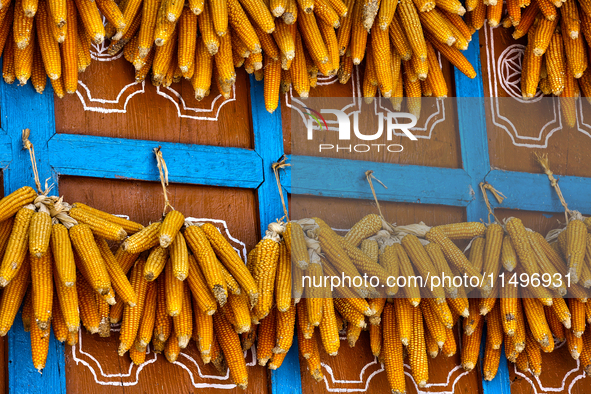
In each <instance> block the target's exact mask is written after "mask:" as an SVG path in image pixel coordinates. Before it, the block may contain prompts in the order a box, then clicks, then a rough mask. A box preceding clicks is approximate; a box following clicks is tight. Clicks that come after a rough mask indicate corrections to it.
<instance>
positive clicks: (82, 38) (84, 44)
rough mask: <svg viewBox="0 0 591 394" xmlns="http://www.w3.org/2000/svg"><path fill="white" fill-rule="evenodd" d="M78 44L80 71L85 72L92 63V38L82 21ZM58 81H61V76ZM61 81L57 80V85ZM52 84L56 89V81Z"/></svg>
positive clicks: (79, 28)
mask: <svg viewBox="0 0 591 394" xmlns="http://www.w3.org/2000/svg"><path fill="white" fill-rule="evenodd" d="M76 44H77V46H78V72H84V71H85V70H86V68H87V67H88V66H89V65H90V62H91V60H92V59H91V57H90V45H91V39H90V36H89V35H88V34H87V33H86V31H85V30H84V26H82V23H78V37H77V39H76ZM56 81H59V78H58V79H57V80H56ZM59 83H60V82H57V83H56V85H58V86H59ZM52 86H53V88H54V90H55V86H54V83H52ZM62 90H63V89H62Z"/></svg>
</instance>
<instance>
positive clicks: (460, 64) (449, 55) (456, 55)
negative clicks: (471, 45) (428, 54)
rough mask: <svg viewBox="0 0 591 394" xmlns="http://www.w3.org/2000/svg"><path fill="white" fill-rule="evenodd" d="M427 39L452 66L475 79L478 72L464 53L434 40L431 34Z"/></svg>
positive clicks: (427, 35)
mask: <svg viewBox="0 0 591 394" xmlns="http://www.w3.org/2000/svg"><path fill="white" fill-rule="evenodd" d="M425 38H426V39H427V40H428V41H430V42H431V44H432V45H433V47H435V49H437V50H438V51H439V52H440V53H441V54H442V55H443V56H444V57H445V58H446V59H447V60H449V62H450V63H451V64H453V65H454V66H455V67H456V68H457V69H458V70H460V71H461V72H462V73H463V74H464V75H466V76H467V77H468V78H475V77H476V71H475V70H474V67H472V65H471V64H470V62H469V61H468V60H467V59H466V58H465V57H464V55H462V53H461V52H460V51H459V50H458V49H457V48H454V47H450V46H447V45H445V44H442V43H440V42H439V41H437V40H435V39H433V38H432V36H431V35H430V34H429V33H426V34H425Z"/></svg>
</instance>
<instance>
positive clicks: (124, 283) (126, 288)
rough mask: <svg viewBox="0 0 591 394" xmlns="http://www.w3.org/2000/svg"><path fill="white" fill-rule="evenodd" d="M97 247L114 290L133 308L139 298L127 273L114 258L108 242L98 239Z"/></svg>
mask: <svg viewBox="0 0 591 394" xmlns="http://www.w3.org/2000/svg"><path fill="white" fill-rule="evenodd" d="M96 243H97V246H98V248H99V250H100V253H101V257H102V258H103V261H104V262H105V266H106V268H107V271H108V273H109V277H110V278H111V283H112V284H113V288H114V289H115V291H116V292H117V295H118V296H119V297H121V300H122V301H123V302H125V303H126V304H128V305H129V306H131V307H133V306H135V305H136V303H137V296H136V294H135V292H134V290H133V288H132V286H131V284H130V283H129V280H128V279H127V276H125V272H124V271H123V269H122V268H121V266H120V265H119V263H118V262H117V260H116V259H115V256H113V252H111V249H110V248H109V245H107V241H105V240H104V239H102V238H99V239H96Z"/></svg>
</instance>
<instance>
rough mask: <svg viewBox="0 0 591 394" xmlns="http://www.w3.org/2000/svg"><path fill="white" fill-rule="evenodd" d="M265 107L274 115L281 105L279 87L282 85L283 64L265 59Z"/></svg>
mask: <svg viewBox="0 0 591 394" xmlns="http://www.w3.org/2000/svg"><path fill="white" fill-rule="evenodd" d="M265 60H266V64H265V66H264V72H265V87H264V89H265V107H266V108H267V111H269V113H273V112H274V111H275V110H276V109H277V106H278V105H279V87H280V83H281V62H279V61H278V60H273V59H270V58H267V57H265Z"/></svg>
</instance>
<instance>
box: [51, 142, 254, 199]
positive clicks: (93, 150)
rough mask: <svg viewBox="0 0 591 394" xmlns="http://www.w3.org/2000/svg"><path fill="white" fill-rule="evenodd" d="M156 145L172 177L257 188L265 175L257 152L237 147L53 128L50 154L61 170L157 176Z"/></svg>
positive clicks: (181, 180)
mask: <svg viewBox="0 0 591 394" xmlns="http://www.w3.org/2000/svg"><path fill="white" fill-rule="evenodd" d="M158 146H161V147H162V152H163V155H164V160H166V166H167V167H168V173H169V181H170V182H176V183H192V184H201V185H211V186H226V187H241V188H253V189H255V188H257V187H258V186H259V185H260V184H261V183H262V182H263V180H264V179H263V164H262V159H261V157H260V156H259V155H258V154H257V153H256V152H255V151H253V150H250V149H240V148H222V147H217V146H205V145H188V144H178V143H170V142H158V141H144V140H131V139H123V138H107V137H94V136H86V135H70V134H56V135H55V136H54V137H53V138H52V139H51V140H50V141H49V152H50V155H49V160H50V164H51V166H52V168H53V169H54V170H55V171H56V172H57V173H58V174H59V175H74V176H90V177H96V178H115V179H138V180H144V181H157V180H158V179H159V175H158V169H157V168H156V158H155V156H154V153H153V152H152V150H153V149H154V148H156V147H158Z"/></svg>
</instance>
